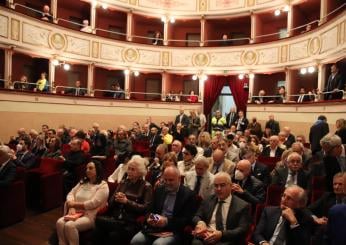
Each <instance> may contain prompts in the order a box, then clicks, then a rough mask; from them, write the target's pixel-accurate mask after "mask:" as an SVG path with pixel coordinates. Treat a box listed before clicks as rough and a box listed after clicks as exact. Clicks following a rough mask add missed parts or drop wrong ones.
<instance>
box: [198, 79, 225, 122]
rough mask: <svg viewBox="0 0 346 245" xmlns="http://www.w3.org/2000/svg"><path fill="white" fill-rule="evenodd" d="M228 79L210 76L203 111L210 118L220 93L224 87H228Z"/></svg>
mask: <svg viewBox="0 0 346 245" xmlns="http://www.w3.org/2000/svg"><path fill="white" fill-rule="evenodd" d="M227 83H228V79H227V77H221V76H209V78H208V80H207V81H206V82H205V84H204V104H203V110H204V114H205V115H206V116H208V115H209V114H210V112H211V109H212V107H213V105H214V103H215V101H216V99H217V98H218V97H219V95H220V92H221V90H222V88H223V86H224V85H227Z"/></svg>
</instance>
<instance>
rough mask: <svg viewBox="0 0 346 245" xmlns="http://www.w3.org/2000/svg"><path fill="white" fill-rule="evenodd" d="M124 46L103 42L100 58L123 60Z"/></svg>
mask: <svg viewBox="0 0 346 245" xmlns="http://www.w3.org/2000/svg"><path fill="white" fill-rule="evenodd" d="M122 49H123V48H122V47H119V46H114V45H108V44H104V43H101V51H100V58H101V59H105V60H114V61H116V62H119V61H122V58H121V51H122Z"/></svg>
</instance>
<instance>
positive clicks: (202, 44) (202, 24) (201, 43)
mask: <svg viewBox="0 0 346 245" xmlns="http://www.w3.org/2000/svg"><path fill="white" fill-rule="evenodd" d="M204 42H205V18H204V16H202V18H201V42H200V46H201V47H203V46H204Z"/></svg>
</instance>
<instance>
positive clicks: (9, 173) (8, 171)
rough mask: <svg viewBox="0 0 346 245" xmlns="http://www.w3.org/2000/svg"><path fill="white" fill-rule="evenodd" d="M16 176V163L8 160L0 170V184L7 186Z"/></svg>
mask: <svg viewBox="0 0 346 245" xmlns="http://www.w3.org/2000/svg"><path fill="white" fill-rule="evenodd" d="M15 177H16V165H15V164H14V163H13V161H11V160H10V161H9V162H8V163H7V164H6V166H4V168H3V169H2V170H1V171H0V186H7V185H9V184H11V183H12V181H13V180H14V179H15Z"/></svg>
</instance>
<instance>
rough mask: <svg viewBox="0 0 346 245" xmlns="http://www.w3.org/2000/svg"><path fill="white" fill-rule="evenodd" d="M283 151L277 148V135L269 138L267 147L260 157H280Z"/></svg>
mask: <svg viewBox="0 0 346 245" xmlns="http://www.w3.org/2000/svg"><path fill="white" fill-rule="evenodd" d="M283 152H284V149H282V148H280V147H279V137H278V136H277V135H273V136H270V138H269V145H268V146H267V147H265V148H264V149H263V151H262V153H261V154H262V155H263V156H266V157H281V155H282V153H283Z"/></svg>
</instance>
